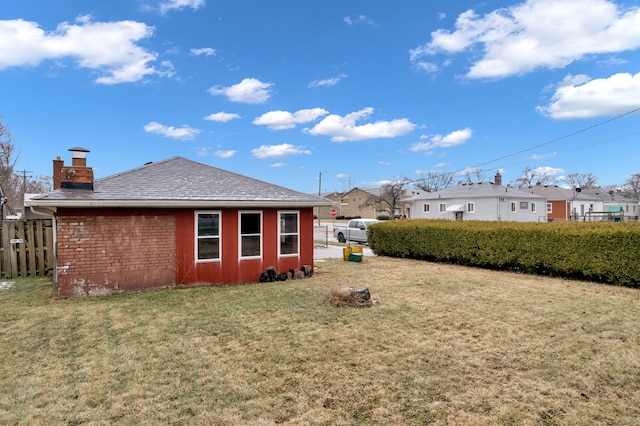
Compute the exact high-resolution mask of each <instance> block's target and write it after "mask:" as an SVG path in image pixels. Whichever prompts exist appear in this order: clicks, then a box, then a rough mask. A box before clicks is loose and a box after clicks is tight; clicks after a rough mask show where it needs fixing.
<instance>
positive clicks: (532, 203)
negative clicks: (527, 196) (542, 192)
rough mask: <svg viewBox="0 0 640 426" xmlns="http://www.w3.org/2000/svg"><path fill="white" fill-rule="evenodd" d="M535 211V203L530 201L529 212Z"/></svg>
mask: <svg viewBox="0 0 640 426" xmlns="http://www.w3.org/2000/svg"><path fill="white" fill-rule="evenodd" d="M535 212H536V203H534V202H531V213H535Z"/></svg>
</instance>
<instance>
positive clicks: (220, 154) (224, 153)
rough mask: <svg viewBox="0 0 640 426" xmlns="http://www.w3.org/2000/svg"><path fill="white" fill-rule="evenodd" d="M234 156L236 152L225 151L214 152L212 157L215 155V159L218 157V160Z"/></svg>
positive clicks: (231, 150)
mask: <svg viewBox="0 0 640 426" xmlns="http://www.w3.org/2000/svg"><path fill="white" fill-rule="evenodd" d="M235 154H236V151H235V150H233V149H229V150H226V151H216V152H214V153H213V155H215V156H216V157H220V158H231V157H233V156H234V155H235Z"/></svg>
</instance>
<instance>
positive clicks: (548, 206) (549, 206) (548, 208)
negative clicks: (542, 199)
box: [547, 201, 553, 213]
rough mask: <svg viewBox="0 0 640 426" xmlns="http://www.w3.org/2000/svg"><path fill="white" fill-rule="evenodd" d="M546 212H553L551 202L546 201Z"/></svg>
mask: <svg viewBox="0 0 640 426" xmlns="http://www.w3.org/2000/svg"><path fill="white" fill-rule="evenodd" d="M547 213H553V203H551V202H549V201H547Z"/></svg>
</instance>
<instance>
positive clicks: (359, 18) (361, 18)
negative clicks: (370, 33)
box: [342, 15, 374, 26]
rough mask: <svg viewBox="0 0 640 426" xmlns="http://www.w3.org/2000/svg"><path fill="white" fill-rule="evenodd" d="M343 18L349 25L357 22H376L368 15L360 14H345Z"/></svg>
mask: <svg viewBox="0 0 640 426" xmlns="http://www.w3.org/2000/svg"><path fill="white" fill-rule="evenodd" d="M342 20H343V21H344V22H346V23H347V25H349V26H352V25H356V24H374V22H373V21H372V20H371V19H369V18H368V17H367V15H358V16H354V17H353V18H352V17H351V16H345V17H344V18H342Z"/></svg>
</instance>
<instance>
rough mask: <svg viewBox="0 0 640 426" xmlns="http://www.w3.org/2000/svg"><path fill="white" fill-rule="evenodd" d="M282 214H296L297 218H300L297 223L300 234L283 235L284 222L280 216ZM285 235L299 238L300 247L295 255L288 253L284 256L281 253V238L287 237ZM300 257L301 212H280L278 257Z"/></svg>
mask: <svg viewBox="0 0 640 426" xmlns="http://www.w3.org/2000/svg"><path fill="white" fill-rule="evenodd" d="M282 214H295V215H296V217H297V218H298V223H297V226H296V228H297V230H298V232H296V233H295V234H292V233H288V234H283V233H282V221H281V220H280V216H281V215H282ZM285 235H297V236H298V239H297V241H298V247H297V249H296V252H295V253H286V254H282V253H281V252H280V249H281V248H282V247H281V245H280V237H282V236H285ZM298 256H300V210H278V257H298Z"/></svg>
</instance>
